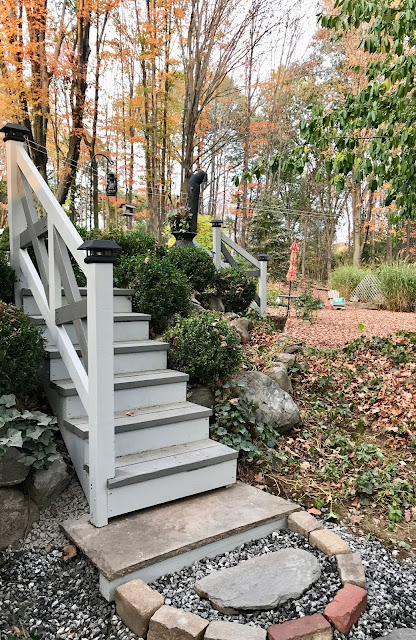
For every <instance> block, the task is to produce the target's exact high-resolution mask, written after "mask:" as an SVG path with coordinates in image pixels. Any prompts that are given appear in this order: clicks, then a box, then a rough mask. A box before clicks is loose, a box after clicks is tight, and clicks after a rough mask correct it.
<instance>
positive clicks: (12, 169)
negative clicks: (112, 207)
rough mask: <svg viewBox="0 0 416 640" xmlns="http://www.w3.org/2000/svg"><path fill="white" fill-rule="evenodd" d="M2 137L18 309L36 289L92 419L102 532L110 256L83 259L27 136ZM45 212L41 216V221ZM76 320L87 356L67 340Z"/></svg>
mask: <svg viewBox="0 0 416 640" xmlns="http://www.w3.org/2000/svg"><path fill="white" fill-rule="evenodd" d="M1 131H2V132H3V133H4V141H5V145H6V159H7V191H8V217H9V227H10V262H11V265H12V267H13V268H14V269H15V272H16V276H17V281H16V285H15V300H16V304H17V305H18V306H22V304H23V299H22V290H23V288H25V287H28V288H30V290H31V292H32V295H33V298H34V300H35V302H36V304H37V306H38V308H39V310H40V313H41V315H42V317H43V320H44V322H45V324H46V326H47V328H48V330H49V334H50V336H51V340H52V342H53V343H54V344H56V345H57V347H58V349H59V352H60V355H61V357H62V360H63V361H64V363H65V366H66V368H67V370H68V372H69V375H70V376H71V378H72V381H73V383H74V385H75V387H76V390H77V392H78V394H79V397H80V399H81V401H82V404H83V405H84V408H85V411H86V414H87V415H88V422H89V461H88V462H89V479H90V512H91V521H92V523H93V524H94V525H96V526H104V525H105V524H107V522H108V516H107V513H108V510H107V495H108V492H107V480H108V479H109V478H112V477H114V473H115V472H114V466H115V449H114V363H113V360H114V348H113V322H114V318H113V264H112V257H111V256H107V258H108V260H103V257H104V256H103V253H106V252H104V251H103V248H101V249H100V250H97V251H95V250H94V248H93V246H90V247H89V249H90V251H89V252H90V254H92V255H90V256H89V257H87V258H85V253H84V251H83V249H84V247H83V246H82V245H83V240H82V238H81V236H80V235H79V233H78V232H77V230H76V229H75V227H74V225H73V224H72V223H71V221H70V220H69V218H68V216H67V214H66V213H65V211H64V210H63V209H62V207H61V206H60V205H59V203H58V201H57V200H56V198H55V196H54V195H53V193H52V192H51V190H50V189H49V187H48V185H47V184H46V182H45V181H44V179H43V178H42V176H41V175H40V173H39V171H38V170H37V168H36V167H35V165H34V164H33V162H32V160H31V159H30V157H29V155H28V153H27V151H26V146H25V139H26V135H27V134H28V131H27V130H26V129H25V128H24V127H23V126H22V125H16V124H10V123H9V124H7V125H5V126H4V127H3V128H2V129H1ZM32 194H34V196H35V197H36V200H37V203H36V206H35V201H34V199H33V195H32ZM39 210H40V211H41V213H44V214H45V215H44V216H43V217H39V216H38V211H39ZM29 249H30V251H29ZM95 254H100V255H96V256H95ZM33 257H34V259H33ZM95 258H97V259H95ZM71 259H73V260H74V261H75V262H76V264H77V265H78V267H79V268H80V269H81V271H82V272H83V273H84V274H85V276H86V279H87V299H86V300H85V298H84V299H82V298H81V295H80V292H79V287H78V285H77V282H76V278H75V274H74V269H73V266H72V260H71ZM62 290H63V292H64V295H65V304H64V305H63V304H62ZM87 319H88V321H87ZM70 322H71V323H73V326H74V329H75V332H76V335H77V342H78V344H79V348H80V351H81V357H80V356H78V353H77V349H76V348H75V347H74V345H73V343H72V341H71V338H70V337H69V335H68V331H67V327H68V323H70Z"/></svg>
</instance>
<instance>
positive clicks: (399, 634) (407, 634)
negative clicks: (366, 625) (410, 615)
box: [377, 629, 416, 640]
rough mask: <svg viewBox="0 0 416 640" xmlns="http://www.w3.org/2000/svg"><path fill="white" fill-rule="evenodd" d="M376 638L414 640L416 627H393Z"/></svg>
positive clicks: (378, 639) (383, 639)
mask: <svg viewBox="0 0 416 640" xmlns="http://www.w3.org/2000/svg"><path fill="white" fill-rule="evenodd" d="M377 640H416V629H393V631H390V633H388V634H387V635H386V636H382V637H380V638H377Z"/></svg>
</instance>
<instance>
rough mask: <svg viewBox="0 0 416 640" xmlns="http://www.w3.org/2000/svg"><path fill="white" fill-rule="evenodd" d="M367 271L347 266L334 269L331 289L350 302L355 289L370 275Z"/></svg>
mask: <svg viewBox="0 0 416 640" xmlns="http://www.w3.org/2000/svg"><path fill="white" fill-rule="evenodd" d="M368 273H369V272H368V270H367V269H362V268H360V267H354V266H353V265H351V264H345V265H342V266H341V267H337V268H336V269H334V271H333V273H332V277H331V288H332V289H335V290H337V291H339V293H340V295H341V296H342V297H343V298H345V299H346V300H349V299H350V297H351V294H352V292H353V291H354V289H355V287H356V286H357V285H359V284H360V282H361V280H362V279H363V278H365V276H366V275H367V274H368Z"/></svg>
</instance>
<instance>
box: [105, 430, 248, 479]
mask: <svg viewBox="0 0 416 640" xmlns="http://www.w3.org/2000/svg"><path fill="white" fill-rule="evenodd" d="M237 458H238V453H237V451H235V450H234V449H231V448H230V447H226V446H225V445H223V444H220V443H219V442H214V440H209V439H206V440H198V441H197V442H190V443H188V444H182V445H176V446H173V447H165V448H163V449H157V450H154V451H144V452H142V453H136V454H130V455H126V456H119V457H117V458H116V474H115V476H114V478H110V479H109V480H108V488H109V489H116V488H117V487H124V486H126V485H128V484H137V483H138V482H145V481H146V480H154V479H156V478H163V477H165V476H173V475H175V474H176V473H184V472H185V471H193V470H195V469H202V468H204V467H210V466H213V465H215V464H220V463H221V462H227V461H228V460H237Z"/></svg>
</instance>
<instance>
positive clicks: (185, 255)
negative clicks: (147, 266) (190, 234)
mask: <svg viewBox="0 0 416 640" xmlns="http://www.w3.org/2000/svg"><path fill="white" fill-rule="evenodd" d="M167 256H168V259H169V261H170V262H171V263H172V264H173V265H174V266H175V267H176V268H177V269H179V271H182V272H183V273H184V274H185V275H186V277H187V278H188V282H189V284H190V286H191V288H192V289H193V290H194V291H198V292H203V291H205V290H206V289H207V287H209V286H212V285H213V284H214V282H215V278H216V275H217V271H216V269H215V266H214V264H213V262H212V258H211V256H210V255H209V253H207V252H206V251H204V249H201V248H200V247H196V246H195V245H193V244H190V245H185V246H183V247H176V246H174V247H172V249H170V250H169V251H168V254H167Z"/></svg>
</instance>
